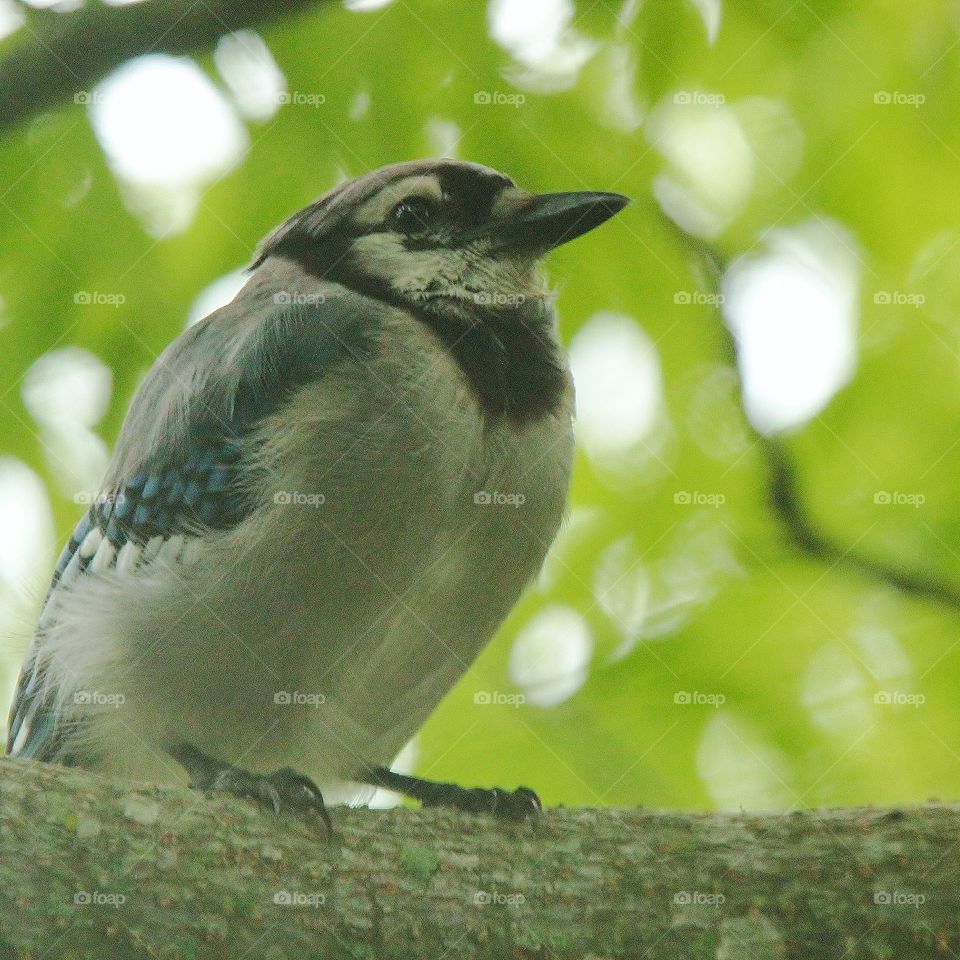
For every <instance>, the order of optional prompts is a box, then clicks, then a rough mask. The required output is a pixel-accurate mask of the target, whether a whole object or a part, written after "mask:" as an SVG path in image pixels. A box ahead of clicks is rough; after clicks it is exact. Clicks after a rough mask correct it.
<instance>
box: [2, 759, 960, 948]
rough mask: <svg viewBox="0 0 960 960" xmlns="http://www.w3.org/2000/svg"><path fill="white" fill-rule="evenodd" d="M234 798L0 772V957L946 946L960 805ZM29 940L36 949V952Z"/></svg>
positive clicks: (952, 927)
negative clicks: (525, 817)
mask: <svg viewBox="0 0 960 960" xmlns="http://www.w3.org/2000/svg"><path fill="white" fill-rule="evenodd" d="M333 813H334V821H335V824H336V829H337V835H336V837H335V840H334V842H332V843H328V842H327V841H326V840H325V835H324V832H323V829H322V826H321V825H320V824H319V823H318V822H307V821H304V820H301V819H299V818H297V817H295V816H286V815H284V816H280V817H274V816H273V815H271V814H267V813H263V812H261V811H260V809H259V808H257V807H256V806H254V805H253V804H252V803H245V802H243V801H241V800H237V799H234V798H231V797H225V796H213V795H205V794H198V793H195V792H193V791H189V790H182V789H175V788H159V787H153V788H151V787H138V786H137V785H135V784H131V783H126V782H121V781H114V780H106V779H102V778H99V777H97V776H95V775H93V774H90V773H87V772H84V771H80V770H76V769H67V768H62V767H55V766H50V765H46V764H37V763H33V762H31V761H24V760H10V759H7V760H5V761H3V762H2V763H0V889H2V890H4V891H5V894H6V895H5V896H3V897H0V957H3V958H8V957H10V958H13V957H17V958H20V957H28V956H29V957H37V956H40V955H42V953H43V951H44V950H47V951H52V952H51V953H49V955H51V956H53V955H55V956H57V957H58V958H62V960H74V958H81V957H90V956H96V957H98V958H108V957H117V958H128V957H150V956H156V957H161V956H162V957H167V956H170V957H178V958H180V957H191V958H198V960H199V958H216V960H220V958H223V960H226V958H232V960H235V958H238V957H244V956H246V957H272V958H281V957H291V958H292V957H297V958H301V957H302V958H317V960H319V958H324V960H340V958H344V960H347V958H349V960H357V958H370V960H374V958H376V960H387V958H430V960H438V958H442V957H449V958H454V957H456V958H464V960H470V958H480V957H482V958H485V960H512V958H515V960H520V958H523V960H533V958H543V960H567V958H570V960H572V958H577V960H581V958H585V957H592V958H596V960H600V958H603V960H617V958H630V960H639V958H643V957H649V958H651V960H652V958H667V957H685V958H693V960H698V958H701V957H704V958H705V957H709V958H726V960H733V958H749V960H774V958H796V960H810V958H813V957H840V956H844V957H851V958H853V957H861V958H874V957H890V956H895V957H898V958H900V960H910V958H918V960H919V958H923V960H929V958H931V957H934V956H939V955H945V956H946V955H951V954H956V952H958V951H960V924H958V922H957V912H956V905H957V899H958V892H960V880H958V878H957V873H956V869H955V862H954V861H955V858H954V857H953V856H952V855H950V850H951V849H952V847H953V844H954V840H955V838H956V836H957V835H958V832H960V808H958V807H948V806H938V805H929V806H925V807H917V808H906V809H903V810H875V809H852V810H831V811H802V812H796V813H791V814H737V815H734V814H702V813H695V814H675V813H655V812H650V811H642V810H562V809H561V810H548V811H546V812H545V813H544V815H543V818H542V820H541V821H540V823H539V824H538V825H537V826H536V827H535V828H534V827H532V826H530V825H523V826H504V825H501V824H498V823H495V822H494V821H492V820H491V819H489V818H484V817H475V818H471V817H469V816H467V815H463V814H455V813H450V812H446V811H426V812H415V811H411V810H402V809H401V810H391V811H370V810H349V809H345V808H336V809H335V810H334V811H333ZM41 948H42V949H41Z"/></svg>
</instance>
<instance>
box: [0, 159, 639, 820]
mask: <svg viewBox="0 0 960 960" xmlns="http://www.w3.org/2000/svg"><path fill="white" fill-rule="evenodd" d="M627 202H628V198H627V197H625V196H623V195H621V194H618V193H612V192H601V191H572V192H560V193H533V192H529V191H527V190H524V189H522V188H520V187H518V186H517V185H516V183H515V182H514V181H513V180H512V179H511V178H510V177H508V176H506V175H505V174H503V173H500V172H498V171H496V170H494V169H492V168H490V167H486V166H483V165H480V164H476V163H469V162H464V161H459V160H453V159H441V160H430V161H408V162H401V163H396V164H391V165H389V166H385V167H382V168H379V169H376V170H373V171H372V172H369V173H366V174H364V175H362V176H360V177H358V178H356V179H353V180H349V181H346V182H344V183H341V184H340V185H338V186H336V187H335V188H333V189H332V190H330V191H329V192H328V193H326V194H324V195H323V196H321V197H320V198H319V199H318V200H316V201H315V202H313V203H311V204H310V205H309V206H307V207H305V208H304V209H302V210H300V211H299V212H298V213H295V214H294V215H293V216H291V217H290V218H289V219H287V220H286V221H285V222H283V223H282V224H281V225H280V226H278V227H277V228H276V229H274V230H273V232H272V233H270V234H269V235H268V236H267V237H266V239H265V240H264V241H263V242H262V243H261V244H260V246H259V248H258V249H257V251H256V253H255V257H254V259H253V262H252V265H251V266H250V267H249V268H248V273H249V276H248V278H247V279H246V282H245V284H244V286H243V287H242V289H241V290H240V291H239V293H238V294H237V295H236V297H235V298H234V299H233V300H232V301H231V302H230V303H228V304H227V305H225V306H223V307H221V308H219V309H217V310H214V311H213V312H212V313H210V314H209V315H208V316H206V317H205V318H204V319H202V320H200V321H199V322H198V323H196V324H194V325H192V326H190V327H188V328H187V329H186V330H185V331H184V332H183V333H181V334H180V335H179V337H177V338H176V339H175V340H174V341H173V342H172V343H171V344H170V345H169V346H168V347H167V348H166V349H165V350H164V351H163V352H162V353H161V354H160V356H159V357H158V358H157V360H156V362H155V363H154V365H153V366H152V368H151V369H150V371H149V373H148V374H147V376H146V377H145V379H144V381H143V382H142V384H141V385H140V387H139V389H138V390H137V392H136V394H135V396H134V398H133V400H132V403H131V405H130V407H129V410H128V413H127V415H126V418H125V420H124V422H123V425H122V428H121V431H120V434H119V439H118V442H117V445H116V449H115V452H114V454H113V457H112V460H111V462H110V464H109V466H108V468H107V472H106V476H105V478H104V480H103V483H102V486H101V488H100V491H99V493H98V494H97V496H96V497H95V498H94V499H93V502H92V504H91V505H90V507H89V509H88V510H87V512H86V513H85V515H84V516H83V517H82V519H81V520H80V522H79V523H78V524H77V526H76V528H75V529H74V531H73V533H72V535H71V537H70V539H69V542H68V544H67V545H66V547H65V548H64V550H63V552H62V554H61V556H60V558H59V561H58V562H57V564H56V568H55V571H54V573H53V577H52V582H51V585H50V588H49V590H48V593H47V596H46V600H45V602H44V604H43V607H42V611H41V613H40V617H39V621H38V624H37V627H36V630H35V633H34V637H33V641H32V644H31V645H30V647H29V649H28V651H27V654H26V657H25V660H24V664H23V667H22V670H21V673H20V676H19V680H18V683H17V686H16V690H15V696H14V701H13V704H12V707H11V712H10V719H9V726H8V740H7V753H8V754H11V755H13V756H15V757H23V758H32V759H34V760H38V761H45V762H51V763H59V764H64V765H68V766H78V767H84V768H88V769H90V770H92V771H95V772H99V773H102V774H104V775H109V776H117V777H125V778H128V779H134V780H138V781H142V782H150V783H173V784H183V783H186V784H187V785H189V786H192V787H195V788H197V789H200V790H220V791H226V792H227V793H232V794H235V795H238V796H243V797H247V798H251V799H253V800H254V801H256V802H258V803H260V804H263V805H264V807H266V808H268V809H272V810H274V811H276V812H279V811H281V810H291V811H295V812H301V813H303V814H315V815H317V816H319V817H321V818H322V819H323V821H324V823H325V824H326V826H327V828H328V829H330V818H329V814H328V812H327V809H326V805H327V804H328V803H329V802H331V798H333V799H334V800H335V801H342V800H345V799H346V800H349V799H350V798H354V797H356V796H358V793H357V791H358V790H363V789H366V790H368V791H370V790H371V788H375V787H382V788H385V789H388V790H392V791H395V792H398V793H400V794H402V795H405V796H407V797H410V798H414V799H416V800H419V801H421V802H422V803H423V804H424V805H427V806H450V807H454V808H458V809H461V810H465V811H470V812H475V813H492V814H494V815H496V816H499V817H502V818H505V819H511V820H524V819H526V818H528V817H534V816H536V815H537V813H538V812H539V810H540V809H541V803H540V800H539V797H538V796H537V794H536V793H535V792H534V791H533V790H532V789H530V788H527V787H518V788H516V789H515V790H507V789H504V788H500V787H491V788H486V787H462V786H460V785H457V784H452V783H436V782H432V781H429V780H425V779H422V778H419V777H415V776H412V775H407V774H402V773H399V772H396V771H393V770H391V769H390V764H391V762H392V760H393V759H394V758H395V757H396V756H397V754H398V753H399V751H400V750H401V749H402V748H403V746H404V745H405V744H406V743H407V742H408V741H409V739H410V738H411V737H412V736H413V735H414V734H415V733H416V732H417V730H418V729H419V728H420V727H421V726H422V724H423V723H424V721H425V720H426V718H427V717H428V716H429V715H430V714H431V712H432V711H433V710H434V708H435V707H436V706H437V704H438V703H439V702H440V700H441V699H442V698H443V697H444V696H445V695H446V694H447V692H448V691H449V690H450V689H451V688H452V687H453V685H454V684H455V683H456V682H457V681H458V680H459V679H460V678H461V677H462V676H463V675H464V673H466V672H467V671H469V670H470V668H471V665H472V663H473V662H474V660H475V659H476V657H477V656H478V655H479V653H480V651H481V650H483V648H484V647H485V646H486V645H487V643H488V642H489V641H490V640H491V638H492V636H493V635H494V633H495V632H496V630H497V628H498V627H499V625H500V624H501V623H502V622H503V620H504V619H505V617H506V616H507V614H508V613H509V612H510V610H511V609H512V608H513V606H514V605H515V603H516V602H517V600H518V598H519V597H520V595H521V593H522V591H523V590H524V588H525V587H526V586H527V585H528V584H529V583H530V582H531V580H533V579H534V578H535V576H536V575H537V573H538V571H539V570H540V568H541V566H542V564H543V562H544V558H545V556H546V554H547V551H548V549H549V547H550V545H551V544H552V542H553V540H554V538H555V537H556V535H557V532H558V530H559V529H560V526H561V522H562V520H563V517H564V512H565V509H566V503H567V495H568V485H569V479H570V472H571V464H572V458H573V443H574V439H573V418H574V389H573V382H572V376H571V373H570V369H569V366H568V362H567V359H566V356H565V353H564V350H563V348H562V346H561V343H560V340H559V338H558V334H557V331H556V316H555V308H554V303H553V297H552V295H551V294H550V292H549V289H548V287H547V285H546V282H545V280H544V277H543V275H542V273H541V269H540V264H541V261H542V259H543V257H544V256H545V255H546V254H547V253H548V252H549V251H550V250H552V249H554V248H555V247H557V246H559V245H560V244H562V243H566V242H567V241H569V240H572V239H574V238H575V237H578V236H580V235H582V234H584V233H586V232H588V231H590V230H592V229H594V228H595V227H597V226H599V225H600V224H602V223H603V222H605V221H606V220H608V219H609V218H610V217H612V216H613V215H614V214H616V213H618V212H619V211H620V210H621V209H622V208H623V207H624V206H625V205H626V203H627Z"/></svg>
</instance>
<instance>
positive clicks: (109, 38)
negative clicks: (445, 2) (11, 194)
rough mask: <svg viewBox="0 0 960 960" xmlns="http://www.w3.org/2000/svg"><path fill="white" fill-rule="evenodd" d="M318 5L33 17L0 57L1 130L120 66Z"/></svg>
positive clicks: (187, 1) (149, 1) (186, 49)
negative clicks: (139, 57) (142, 55)
mask: <svg viewBox="0 0 960 960" xmlns="http://www.w3.org/2000/svg"><path fill="white" fill-rule="evenodd" d="M320 2H322V0H272V2H271V0H200V2H198V0H146V2H145V3H137V4H133V5H131V6H122V7H113V6H107V5H105V4H103V3H99V2H92V3H87V4H86V5H84V6H83V7H81V8H80V9H79V10H77V11H76V12H74V13H63V14H53V13H50V12H49V11H35V12H34V13H33V14H32V15H31V16H29V17H28V20H27V24H26V26H25V27H24V28H23V29H21V30H20V31H18V32H17V33H16V34H14V36H13V37H11V38H10V40H8V41H7V42H6V43H5V44H4V45H3V47H4V53H3V55H2V56H0V130H6V129H8V128H10V127H12V126H14V125H16V124H18V123H21V122H23V121H24V120H28V119H30V118H31V117H34V116H36V115H37V114H38V113H40V112H41V111H43V110H48V109H50V108H51V107H54V106H56V105H57V104H59V103H63V102H64V101H68V100H70V99H71V98H73V97H74V96H76V95H77V94H81V93H84V92H86V91H88V90H89V89H90V88H91V87H92V86H93V85H94V84H95V83H96V82H97V81H98V80H101V79H102V78H103V77H104V76H106V75H107V74H108V73H109V72H110V71H111V70H113V69H114V68H115V67H117V66H119V65H120V64H121V63H123V62H124V61H125V60H129V59H130V58H132V57H136V56H140V55H141V54H145V53H191V52H193V51H196V50H202V49H204V48H206V47H208V46H210V45H211V44H212V43H214V42H215V41H216V40H217V39H218V38H219V37H221V36H223V35H224V34H226V33H230V32H232V31H234V30H239V29H241V28H242V27H253V26H259V25H261V24H263V23H266V22H268V21H270V20H273V19H276V18H278V17H282V16H285V15H287V14H291V13H295V12H297V11H299V10H305V9H308V8H309V7H314V6H318V5H319V3H320Z"/></svg>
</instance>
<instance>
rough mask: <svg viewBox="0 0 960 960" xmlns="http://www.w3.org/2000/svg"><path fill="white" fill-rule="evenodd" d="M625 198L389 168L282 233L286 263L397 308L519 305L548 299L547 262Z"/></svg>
mask: <svg viewBox="0 0 960 960" xmlns="http://www.w3.org/2000/svg"><path fill="white" fill-rule="evenodd" d="M626 203H627V198H626V197H624V196H621V195H620V194H617V193H599V192H573V193H546V194H534V193H528V192H526V191H524V190H522V189H520V188H518V187H517V186H516V185H515V184H514V182H513V181H512V180H511V179H510V178H509V177H507V176H504V175H503V174H502V173H498V172H497V171H496V170H492V169H490V168H489V167H484V166H480V165H479V164H474V163H463V162H459V161H455V160H437V161H417V162H411V163H398V164H393V165H391V166H387V167H382V168H380V169H379V170H375V171H373V172H372V173H369V174H367V175H365V176H362V177H359V178H357V179H355V180H351V181H348V182H346V183H343V184H341V185H340V186H338V187H336V188H335V189H333V190H331V191H330V192H329V193H327V194H326V195H324V196H323V197H321V198H320V199H319V200H317V201H316V202H315V203H313V204H311V205H310V206H309V207H306V208H305V209H303V210H301V211H300V212H299V213H297V214H295V215H294V216H293V217H291V218H290V219H289V220H287V221H286V222H285V223H284V224H282V225H281V226H280V227H278V228H277V229H276V230H275V231H274V232H273V233H272V234H271V235H270V236H269V237H268V238H267V239H266V240H265V241H264V243H263V245H262V246H261V248H260V252H259V256H258V259H257V261H256V263H255V264H254V266H258V265H259V264H261V263H262V262H264V261H265V260H266V259H267V258H268V257H270V256H273V255H277V256H281V257H288V258H291V259H294V260H296V261H297V262H299V263H300V264H301V265H302V266H304V267H305V268H306V269H307V270H308V271H309V272H311V273H313V274H315V275H317V276H320V277H323V278H325V279H328V280H331V281H335V282H339V283H343V284H344V285H346V286H348V287H351V288H352V289H355V290H357V291H358V292H360V293H365V294H368V295H371V296H375V297H377V298H378V299H381V300H385V301H387V302H390V303H394V304H396V305H398V306H405V307H415V308H418V309H420V310H425V311H429V312H433V311H444V310H449V309H456V310H457V311H458V312H459V311H463V310H465V309H467V310H469V311H470V312H472V308H473V307H477V308H480V309H481V310H482V309H483V308H485V307H490V308H496V307H506V308H508V307H510V306H511V305H512V304H516V303H517V302H520V303H522V302H524V300H526V299H529V298H537V297H542V295H543V288H542V283H541V282H540V280H539V278H538V274H537V263H538V261H539V260H540V258H541V257H542V256H543V255H544V254H545V253H547V252H548V251H549V250H552V249H553V248H554V247H557V246H559V245H560V244H562V243H566V242H567V241H568V240H572V239H573V238H574V237H578V236H580V235H581V234H583V233H586V232H587V231H588V230H592V229H593V228H594V227H596V226H599V225H600V224H601V223H603V222H604V221H605V220H607V219H608V218H609V217H612V216H613V215H614V214H615V213H617V212H618V211H619V210H621V209H622V208H623V207H624V205H625V204H626Z"/></svg>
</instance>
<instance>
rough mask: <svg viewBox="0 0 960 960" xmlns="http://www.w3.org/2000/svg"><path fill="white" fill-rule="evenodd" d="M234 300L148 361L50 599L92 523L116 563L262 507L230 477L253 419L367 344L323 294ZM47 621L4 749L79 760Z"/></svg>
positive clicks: (77, 565) (80, 567) (72, 571)
mask: <svg viewBox="0 0 960 960" xmlns="http://www.w3.org/2000/svg"><path fill="white" fill-rule="evenodd" d="M237 306H238V301H234V303H233V304H231V305H229V306H228V307H227V308H224V309H223V310H221V311H218V312H217V313H214V314H211V316H210V317H207V318H206V319H205V320H203V321H201V323H199V324H197V325H195V326H194V327H192V328H190V330H188V331H186V332H185V333H184V334H183V335H181V337H180V338H178V340H176V341H174V343H173V344H171V346H170V347H169V348H168V350H167V351H166V352H165V353H164V354H163V355H162V356H161V358H160V360H159V361H158V362H157V364H155V366H154V368H153V370H152V371H151V374H150V376H149V377H148V378H147V380H146V381H145V382H144V384H143V386H142V387H141V389H140V391H139V392H138V394H137V397H136V398H135V400H134V403H133V404H132V406H131V409H130V413H129V414H128V416H127V419H126V421H125V423H124V429H123V432H122V433H121V437H120V441H119V443H118V449H117V454H116V456H115V458H114V466H113V467H112V469H111V471H110V473H109V474H108V480H107V485H106V490H105V492H104V493H103V494H101V495H100V496H98V497H97V499H96V502H95V503H94V504H93V505H92V506H91V507H90V509H89V510H88V511H87V512H86V514H85V515H84V516H83V517H82V518H81V519H80V521H79V523H78V524H77V526H76V528H75V529H74V531H73V534H72V535H71V537H70V540H69V542H68V543H67V545H66V547H65V548H64V550H63V552H62V553H61V555H60V558H59V560H58V561H57V565H56V569H55V571H54V574H53V578H52V582H51V586H50V590H49V592H48V594H47V604H49V603H50V598H51V596H52V595H53V594H54V593H55V592H56V590H57V589H58V587H61V586H63V585H64V584H63V578H64V576H65V575H66V574H67V572H68V571H69V579H70V582H71V584H76V583H77V578H78V577H79V576H82V575H84V574H85V573H86V571H87V569H88V568H89V566H90V564H91V561H92V556H85V555H84V554H83V544H84V541H85V540H86V539H87V538H88V537H90V536H91V534H92V533H93V532H94V531H98V532H99V535H100V536H102V537H103V538H105V539H106V540H108V541H109V542H110V544H111V545H112V546H113V547H114V548H115V551H114V556H113V558H112V559H111V562H110V565H115V564H116V562H117V556H116V555H117V554H119V552H120V549H121V548H122V547H123V546H125V545H126V544H127V543H130V542H131V541H132V542H134V543H137V544H145V543H147V542H148V541H150V540H152V539H153V538H155V537H163V538H169V537H171V536H174V535H176V534H181V533H182V534H193V535H202V532H203V530H204V529H229V528H230V527H232V526H234V525H236V524H238V523H240V522H242V521H243V520H244V518H245V517H246V516H248V515H249V514H250V512H251V511H252V510H253V509H255V508H256V506H257V505H256V504H254V503H252V502H250V500H249V497H248V495H247V494H246V492H245V491H244V489H243V487H242V485H241V484H239V483H238V482H237V481H238V474H239V466H240V459H241V456H242V448H243V442H244V440H245V439H246V438H247V437H249V435H250V432H251V430H252V429H253V428H254V427H255V426H256V425H257V424H258V423H259V422H260V421H261V420H262V419H263V418H264V417H266V416H268V415H270V414H271V413H273V412H274V411H276V410H277V409H278V408H279V407H280V406H281V405H282V404H283V403H284V402H285V401H286V399H287V398H288V397H289V396H290V395H291V394H292V393H293V392H294V391H295V390H297V389H298V388H299V387H302V386H304V385H305V384H306V383H308V382H310V381H312V380H315V379H317V378H318V377H320V376H321V375H322V373H323V372H324V370H325V369H327V368H328V367H329V365H330V364H331V363H332V362H334V361H336V360H339V359H343V358H344V357H348V356H349V357H352V358H354V359H356V358H357V357H358V356H360V355H361V354H364V353H365V352H366V350H367V349H368V346H369V341H368V338H367V332H366V330H365V329H364V327H365V325H364V323H363V317H362V315H361V314H359V313H358V312H357V311H356V310H355V309H354V310H350V309H346V310H341V311H340V313H339V315H337V314H336V313H333V314H331V311H330V310H329V307H330V304H327V308H324V306H323V304H320V305H319V306H316V307H313V308H312V309H311V310H309V311H304V310H298V311H296V312H294V313H289V312H288V313H278V312H273V313H272V314H271V315H269V316H267V317H263V316H261V317H260V318H259V320H257V319H256V318H255V317H254V318H251V316H249V315H248V313H247V312H246V311H244V310H243V309H242V308H240V309H237ZM333 317H335V318H336V320H337V322H336V323H335V324H334V323H333V322H332V318H333ZM258 323H259V325H260V327H261V329H260V330H259V331H257V324H258ZM238 327H242V328H243V329H238ZM201 357H203V358H205V359H206V360H207V362H208V363H209V362H210V361H211V357H212V358H213V359H214V360H216V361H217V362H219V363H220V367H219V368H217V369H215V370H214V374H215V375H212V374H211V372H210V371H209V370H205V371H203V372H204V374H205V375H204V376H203V377H200V376H199V372H198V364H199V359H198V358H201ZM198 382H200V383H201V388H200V389H198V390H196V391H195V392H192V393H190V395H189V396H188V398H187V399H188V409H187V414H186V416H183V417H180V418H172V417H168V414H169V411H170V410H171V409H175V408H177V405H178V404H179V403H180V402H181V401H182V399H183V395H184V392H185V391H188V390H193V387H194V385H195V384H197V383H198ZM164 417H168V425H169V429H167V431H166V432H160V431H158V430H157V424H158V423H159V422H161V421H163V420H164ZM151 437H153V438H154V439H153V441H152V442H151V440H150V439H149V438H151ZM145 438H146V439H145ZM138 445H139V448H141V449H142V453H140V454H139V455H137V454H136V452H135V451H136V450H137V449H138ZM131 451H134V452H133V453H131ZM127 464H132V466H127ZM94 536H97V534H94ZM42 627H43V615H42V616H41V627H40V629H39V630H38V638H35V642H34V647H33V650H32V654H34V655H33V656H28V660H27V662H26V663H25V664H24V667H23V669H22V671H21V674H20V678H19V681H18V684H17V690H16V693H15V696H14V702H13V705H12V707H11V712H10V723H9V731H8V737H7V752H8V753H16V754H17V755H19V756H29V757H33V758H35V759H39V760H52V761H56V762H59V763H65V764H69V763H72V762H80V761H79V759H78V758H76V757H74V756H73V755H72V754H71V752H70V745H69V740H70V737H69V731H68V730H65V729H64V724H63V723H60V722H58V718H57V716H56V715H55V714H54V712H53V710H52V708H51V707H50V706H49V705H48V704H47V703H45V702H44V697H43V694H42V690H43V669H44V667H43V661H42V657H41V656H40V655H39V654H38V653H37V651H38V643H37V639H39V637H40V636H41V634H42ZM24 727H26V730H25V731H24ZM21 733H23V735H22V736H21Z"/></svg>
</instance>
